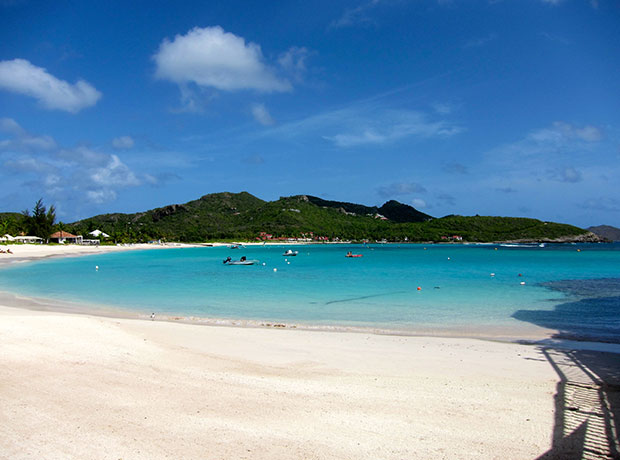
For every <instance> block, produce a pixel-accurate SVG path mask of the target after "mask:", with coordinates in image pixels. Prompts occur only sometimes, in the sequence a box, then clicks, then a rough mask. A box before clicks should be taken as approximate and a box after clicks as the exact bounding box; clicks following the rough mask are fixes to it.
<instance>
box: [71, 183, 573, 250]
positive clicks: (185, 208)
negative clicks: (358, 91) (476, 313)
mask: <svg viewBox="0 0 620 460" xmlns="http://www.w3.org/2000/svg"><path fill="white" fill-rule="evenodd" d="M368 210H370V212H366V211H368ZM382 211H383V212H382ZM376 214H381V215H384V216H386V217H388V218H389V219H390V220H387V221H386V220H381V219H378V218H375V217H373V216H374V215H376ZM389 216H391V217H389ZM413 219H421V221H414V222H411V220H413ZM68 229H69V231H71V232H72V233H76V234H84V235H85V234H86V233H88V232H89V231H92V230H94V229H99V230H102V231H104V232H105V233H107V234H109V235H110V236H111V237H112V238H111V239H112V240H113V241H115V242H121V243H122V242H130V241H142V242H145V241H149V240H152V239H165V240H168V241H184V242H200V241H209V240H255V239H256V238H257V237H258V236H259V234H260V233H261V232H265V233H268V234H271V235H273V237H274V238H277V237H301V236H302V235H304V234H305V235H306V236H309V234H310V232H312V233H313V236H314V237H317V236H322V237H328V238H329V239H334V238H340V239H347V240H355V241H361V240H364V239H368V240H371V241H373V240H380V239H386V240H388V241H405V240H408V241H446V238H451V237H454V236H460V237H462V238H463V240H464V241H480V242H492V241H507V240H519V239H529V240H550V239H554V238H559V237H575V236H577V235H582V234H584V233H585V230H582V229H580V228H577V227H573V226H571V225H564V224H555V223H551V222H549V223H547V222H541V221H539V220H535V219H524V218H510V217H480V216H475V217H463V216H447V217H443V218H440V219H432V218H431V217H430V216H427V215H426V214H423V213H419V212H418V211H417V210H415V209H414V208H412V207H411V206H407V205H403V204H401V203H398V202H396V201H391V202H388V203H386V204H385V205H383V206H382V207H381V208H376V207H368V206H363V205H356V204H353V203H343V202H336V201H327V200H322V199H320V198H316V197H310V196H305V195H299V196H293V197H283V198H280V199H279V200H277V201H270V202H266V201H263V200H260V199H259V198H256V197H254V196H252V195H250V194H249V193H247V192H242V193H216V194H211V195H205V196H203V197H202V198H200V199H198V200H194V201H190V202H188V203H185V204H181V205H170V206H165V207H163V208H158V209H153V210H150V211H147V212H142V213H137V214H104V215H100V216H95V217H91V218H89V219H85V220H82V221H79V222H76V223H74V224H71V225H68Z"/></svg>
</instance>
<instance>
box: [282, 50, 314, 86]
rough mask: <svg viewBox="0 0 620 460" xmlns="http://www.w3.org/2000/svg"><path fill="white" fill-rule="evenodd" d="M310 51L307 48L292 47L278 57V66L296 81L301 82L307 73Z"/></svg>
mask: <svg viewBox="0 0 620 460" xmlns="http://www.w3.org/2000/svg"><path fill="white" fill-rule="evenodd" d="M308 56H310V51H308V49H307V48H305V47H298V46H292V47H291V48H289V49H288V50H287V51H286V52H285V53H282V54H280V56H279V57H278V64H280V67H281V68H282V69H283V70H284V71H285V72H286V73H287V74H289V75H291V76H292V77H293V78H294V79H295V81H297V82H301V81H303V79H304V76H305V74H306V71H307V67H306V60H307V59H308Z"/></svg>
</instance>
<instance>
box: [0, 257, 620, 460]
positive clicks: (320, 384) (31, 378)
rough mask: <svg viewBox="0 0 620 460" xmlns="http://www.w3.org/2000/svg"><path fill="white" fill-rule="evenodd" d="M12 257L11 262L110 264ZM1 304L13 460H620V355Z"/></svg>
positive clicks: (2, 403)
mask: <svg viewBox="0 0 620 460" xmlns="http://www.w3.org/2000/svg"><path fill="white" fill-rule="evenodd" d="M123 248H126V247H118V249H109V250H122V249H123ZM4 249H6V247H4ZM12 249H13V252H14V254H13V255H7V254H0V257H2V258H3V259H2V260H5V261H8V260H10V258H11V257H13V258H14V259H13V260H24V259H27V258H35V257H48V256H52V255H77V254H81V253H89V251H93V250H94V251H101V250H108V249H106V248H83V247H79V246H65V247H63V246H51V247H47V246H32V247H30V246H16V247H14V248H12ZM3 299H4V300H3V301H2V303H3V305H2V304H0V337H2V340H0V376H1V377H0V421H1V423H0V458H7V459H8V458H10V459H22V458H23V459H25V458H45V459H67V458H72V459H73V458H75V459H78V458H79V459H82V458H89V459H99V458H100V459H160V458H161V459H163V458H186V459H228V458H231V459H232V458H235V459H236V458H239V459H241V458H251V459H289V458H290V459H298V458H299V459H301V458H304V459H360V458H368V459H416V458H420V459H429V458H433V459H436V458H437V459H438V458H446V459H536V458H545V459H550V458H617V457H613V455H617V453H618V450H617V449H618V442H617V441H618V440H617V435H616V434H615V433H617V432H618V431H617V426H618V407H619V404H618V398H617V388H618V384H619V383H620V377H619V375H618V374H619V371H618V369H620V360H618V357H619V356H620V355H617V354H612V353H601V352H590V351H570V350H563V349H555V348H549V347H543V346H533V345H521V344H512V343H499V342H491V341H482V340H477V339H463V338H441V337H400V336H389V335H373V334H365V333H344V332H340V333H334V332H325V331H303V330H289V329H285V330H277V329H267V328H235V327H215V326H204V325H192V324H179V323H174V322H164V321H149V320H138V319H127V318H108V317H98V316H90V315H84V314H71V313H61V312H53V311H52V312H50V311H37V310H30V309H25V308H17V307H24V306H26V307H28V300H27V299H21V300H20V302H19V303H18V302H13V301H10V297H6V298H3ZM7 299H8V300H7ZM584 392H585V393H584ZM587 392H590V393H587ZM576 401H579V403H577V402H576ZM614 449H616V450H615V451H614ZM577 455H579V456H577Z"/></svg>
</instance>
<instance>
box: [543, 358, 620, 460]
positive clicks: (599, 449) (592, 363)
mask: <svg viewBox="0 0 620 460" xmlns="http://www.w3.org/2000/svg"><path fill="white" fill-rule="evenodd" d="M542 353H543V355H544V356H545V357H546V358H547V360H548V361H549V363H550V364H551V366H552V367H553V369H554V370H555V371H556V372H557V374H558V377H559V378H560V380H559V382H558V384H557V386H556V394H555V426H554V428H553V441H552V442H553V443H552V447H551V449H550V450H549V451H547V452H545V453H544V454H543V455H541V456H540V457H538V459H537V460H551V459H554V460H555V459H558V460H559V459H562V460H573V459H574V460H576V459H620V444H619V442H618V434H619V430H620V355H619V354H616V353H605V352H598V351H581V350H560V349H552V348H543V349H542Z"/></svg>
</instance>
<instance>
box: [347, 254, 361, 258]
mask: <svg viewBox="0 0 620 460" xmlns="http://www.w3.org/2000/svg"><path fill="white" fill-rule="evenodd" d="M345 257H364V254H350V255H349V254H347V255H346V256H345Z"/></svg>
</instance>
